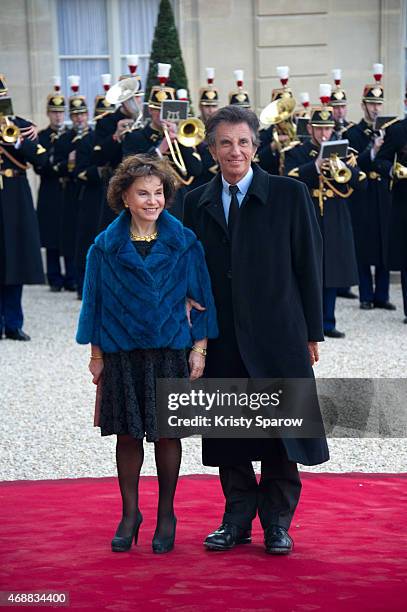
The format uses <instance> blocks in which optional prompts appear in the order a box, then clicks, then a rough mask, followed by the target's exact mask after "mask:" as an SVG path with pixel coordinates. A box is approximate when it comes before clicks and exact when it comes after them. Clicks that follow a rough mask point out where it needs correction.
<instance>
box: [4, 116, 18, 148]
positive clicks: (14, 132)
mask: <svg viewBox="0 0 407 612" xmlns="http://www.w3.org/2000/svg"><path fill="white" fill-rule="evenodd" d="M20 134H21V131H20V128H19V127H18V126H17V125H16V124H15V123H13V122H12V121H11V119H10V118H9V117H7V116H4V117H2V118H1V119H0V138H1V140H2V141H3V142H5V143H7V144H14V143H15V142H17V140H18V139H19V138H20Z"/></svg>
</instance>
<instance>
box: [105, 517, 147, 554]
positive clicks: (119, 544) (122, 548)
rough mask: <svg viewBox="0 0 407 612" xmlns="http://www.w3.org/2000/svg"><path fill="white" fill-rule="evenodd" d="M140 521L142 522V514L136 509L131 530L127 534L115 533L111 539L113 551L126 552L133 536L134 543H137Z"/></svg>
mask: <svg viewBox="0 0 407 612" xmlns="http://www.w3.org/2000/svg"><path fill="white" fill-rule="evenodd" d="M142 522H143V516H142V514H141V512H140V510H138V511H137V518H136V522H135V525H134V527H133V531H132V532H131V534H130V535H129V536H118V535H115V536H114V538H113V540H112V551H113V552H127V551H128V550H130V548H131V543H132V541H133V538H134V544H137V540H138V532H139V529H140V525H141V523H142ZM116 533H117V532H116Z"/></svg>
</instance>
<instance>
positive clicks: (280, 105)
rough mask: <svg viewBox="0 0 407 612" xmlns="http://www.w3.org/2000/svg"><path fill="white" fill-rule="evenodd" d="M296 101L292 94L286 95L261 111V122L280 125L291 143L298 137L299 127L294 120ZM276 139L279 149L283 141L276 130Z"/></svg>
mask: <svg viewBox="0 0 407 612" xmlns="http://www.w3.org/2000/svg"><path fill="white" fill-rule="evenodd" d="M295 106H296V102H295V100H294V98H293V97H291V96H284V97H282V98H279V99H278V100H274V102H271V103H270V104H268V105H267V106H266V107H265V108H263V110H262V111H261V113H260V122H261V123H262V124H263V125H266V126H270V125H278V126H279V128H280V130H281V131H282V132H283V133H284V134H286V135H287V136H288V138H289V141H290V143H291V142H293V141H294V140H295V139H296V136H297V129H296V126H295V123H294V121H293V117H294V111H295ZM274 139H275V141H276V144H277V146H278V148H279V149H281V143H280V141H279V139H278V134H277V133H276V132H274Z"/></svg>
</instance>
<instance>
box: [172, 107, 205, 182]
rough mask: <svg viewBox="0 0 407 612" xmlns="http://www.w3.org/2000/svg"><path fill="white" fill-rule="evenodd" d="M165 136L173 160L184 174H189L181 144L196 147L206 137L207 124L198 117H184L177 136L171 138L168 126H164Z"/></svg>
mask: <svg viewBox="0 0 407 612" xmlns="http://www.w3.org/2000/svg"><path fill="white" fill-rule="evenodd" d="M163 131H164V136H165V139H166V141H167V143H168V148H169V150H170V154H171V158H172V161H173V162H174V164H175V166H176V167H177V168H178V170H180V172H181V173H182V174H184V175H185V174H187V168H186V166H185V161H184V158H183V157H182V153H181V150H180V148H179V145H180V144H181V145H183V146H184V147H196V146H197V145H199V144H200V143H201V142H203V140H204V139H205V126H204V124H203V122H202V121H201V120H200V119H198V118H197V117H191V118H190V119H184V120H183V121H180V122H179V124H178V130H177V137H176V139H175V140H174V141H172V140H171V137H170V134H169V132H168V129H167V127H166V126H165V125H164V126H163Z"/></svg>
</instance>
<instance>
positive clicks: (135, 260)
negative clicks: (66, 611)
mask: <svg viewBox="0 0 407 612" xmlns="http://www.w3.org/2000/svg"><path fill="white" fill-rule="evenodd" d="M173 194H174V178H173V174H172V171H171V169H170V168H169V166H168V165H167V162H165V161H160V160H157V159H155V158H154V159H153V158H150V157H148V156H146V155H134V156H130V157H127V158H126V159H125V160H124V161H123V162H122V163H121V164H120V166H119V167H118V168H117V170H116V173H115V175H114V176H113V178H112V179H111V181H110V184H109V188H108V194H107V197H108V202H109V205H110V206H111V207H112V208H113V210H115V211H116V212H118V213H120V215H119V217H118V218H117V219H116V220H115V221H114V222H113V223H111V225H109V227H108V228H107V229H106V230H105V231H104V232H102V233H101V234H99V236H98V237H97V238H96V240H95V243H94V244H93V245H92V247H91V248H90V250H89V254H88V258H87V266H86V276H85V284H84V290H83V304H82V310H81V314H80V318H79V326H78V332H77V341H78V342H79V343H81V344H87V343H91V356H90V363H89V370H90V372H91V374H92V375H93V382H94V383H95V384H98V383H99V381H100V384H101V406H100V422H99V425H100V428H101V434H102V436H106V435H111V434H116V435H117V447H116V460H117V471H118V476H119V484H120V491H121V496H122V502H123V515H122V519H121V521H120V523H119V526H118V528H117V531H116V534H115V537H114V538H113V540H112V550H113V551H115V552H121V551H126V550H129V549H130V547H131V544H132V540H133V538H134V541H135V543H136V542H137V536H138V531H139V527H140V524H141V522H142V515H141V513H140V510H139V504H138V482H139V476H140V470H141V466H142V463H143V438H144V436H146V439H147V441H149V442H154V444H155V460H156V466H157V475H158V484H159V499H158V511H157V528H156V531H155V534H154V538H153V543H152V546H153V551H154V552H156V553H164V552H168V551H170V550H171V549H172V548H173V546H174V539H175V525H176V518H175V516H174V507H173V501H174V494H175V489H176V485H177V480H178V473H179V466H180V461H181V442H180V440H179V439H160V438H159V433H158V430H157V412H156V406H155V380H156V378H170V377H174V378H186V377H188V376H190V378H191V379H196V378H199V377H200V376H202V373H203V370H204V366H205V355H206V345H207V338H208V337H209V338H214V337H216V336H217V334H218V329H217V323H216V312H215V306H214V301H213V296H212V291H211V285H210V280H209V275H208V270H207V268H206V264H205V259H204V254H203V249H202V246H201V244H200V243H199V242H198V240H197V238H196V236H195V234H194V233H193V232H192V231H191V230H188V229H187V228H184V227H183V226H182V224H181V223H180V222H179V221H178V220H177V219H175V217H173V216H172V215H171V214H170V213H169V212H168V211H166V210H164V208H165V204H166V202H168V201H169V200H170V199H171V197H172V196H173ZM187 298H190V299H192V300H195V301H196V302H199V303H200V304H202V305H203V306H204V307H205V309H204V310H202V311H195V310H194V312H193V316H192V324H191V325H190V324H189V321H188V318H187V315H186V300H187ZM191 344H192V349H191V351H190V353H189V360H188V361H189V369H190V374H189V372H188V363H187V358H186V353H185V349H186V348H189V347H191Z"/></svg>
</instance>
